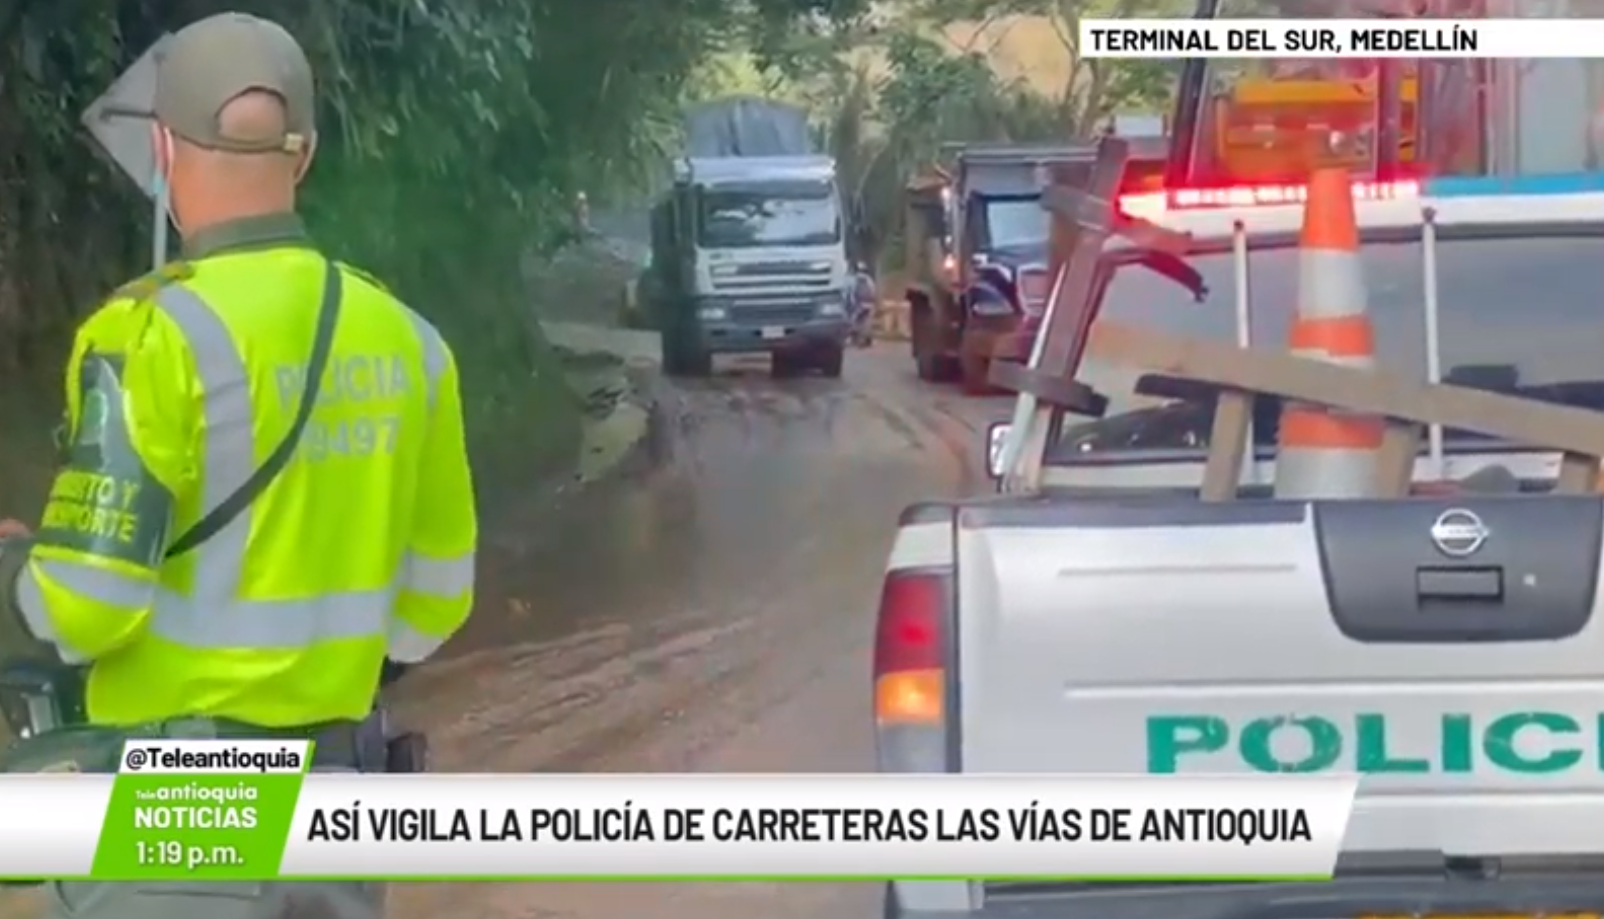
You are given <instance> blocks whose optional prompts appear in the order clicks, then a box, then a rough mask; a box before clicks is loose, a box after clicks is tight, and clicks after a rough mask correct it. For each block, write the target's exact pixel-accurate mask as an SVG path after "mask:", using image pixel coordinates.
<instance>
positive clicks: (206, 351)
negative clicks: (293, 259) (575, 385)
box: [18, 284, 473, 652]
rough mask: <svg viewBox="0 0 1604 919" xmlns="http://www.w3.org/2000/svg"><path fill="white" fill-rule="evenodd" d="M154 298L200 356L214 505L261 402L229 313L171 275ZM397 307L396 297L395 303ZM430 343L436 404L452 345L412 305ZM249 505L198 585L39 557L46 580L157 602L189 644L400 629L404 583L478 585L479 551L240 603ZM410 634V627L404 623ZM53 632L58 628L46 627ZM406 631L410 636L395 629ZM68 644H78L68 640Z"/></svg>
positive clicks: (161, 627) (222, 534) (198, 552)
mask: <svg viewBox="0 0 1604 919" xmlns="http://www.w3.org/2000/svg"><path fill="white" fill-rule="evenodd" d="M154 302H155V305H156V306H157V307H158V308H160V309H161V310H162V312H163V313H165V314H166V315H167V317H168V318H169V319H171V320H172V321H173V323H174V324H175V325H176V326H177V327H178V328H179V330H180V331H181V332H182V333H183V335H184V336H185V338H186V340H187V341H188V343H189V347H190V351H191V352H192V353H193V355H194V358H195V367H196V372H197V374H198V375H199V378H200V383H201V386H202V391H203V393H204V407H203V415H204V418H205V424H206V434H205V449H206V461H205V466H204V468H203V470H202V479H201V481H202V492H201V506H202V507H203V508H205V509H207V510H208V511H209V510H210V509H211V508H215V507H217V506H218V505H220V504H221V503H222V502H223V501H224V500H226V499H227V498H228V497H229V495H231V494H233V493H234V492H235V490H237V489H238V488H239V487H240V486H241V485H243V484H244V483H245V481H246V480H247V479H248V478H249V477H250V476H251V474H252V472H254V471H255V468H256V442H255V436H254V432H255V419H254V407H253V405H252V403H251V392H250V380H249V377H248V375H247V373H246V369H245V363H244V361H243V359H242V358H241V357H240V353H239V349H238V348H237V347H236V346H235V343H234V339H233V337H232V336H231V335H230V334H229V331H228V328H227V326H225V325H224V323H223V321H222V319H221V318H220V317H219V316H218V315H217V313H216V312H215V311H213V310H212V308H211V307H210V306H208V305H207V304H206V302H205V301H204V300H202V299H201V298H200V297H199V296H198V295H196V294H195V293H194V292H193V291H191V290H189V289H188V288H186V287H183V286H181V285H178V284H171V285H168V286H167V287H164V288H162V289H161V290H160V291H159V292H158V293H157V294H156V295H155V297H154ZM398 305H399V304H398ZM402 309H405V310H406V314H407V316H408V318H409V319H410V320H411V321H412V324H413V328H414V330H415V332H416V334H417V336H418V339H419V341H420V342H421V343H422V346H423V361H424V371H425V377H426V380H427V395H428V404H429V405H430V406H431V407H432V406H433V405H434V402H435V399H436V393H437V390H438V388H439V382H440V378H441V376H442V375H443V374H444V372H445V370H446V351H445V345H444V342H443V341H441V339H440V338H439V334H438V333H437V332H436V331H435V330H434V329H433V328H432V327H431V326H429V325H428V324H427V323H426V322H425V321H424V320H423V319H422V317H420V316H418V314H416V313H414V312H412V311H411V310H410V309H407V308H406V307H404V306H403V307H402ZM251 510H252V509H251V507H250V506H247V507H246V508H245V509H244V510H243V511H242V512H241V513H240V514H239V515H238V516H237V517H235V518H234V519H233V520H232V521H230V522H229V523H228V525H227V526H225V527H224V528H223V529H221V530H220V531H218V532H217V534H216V535H214V536H213V537H212V538H211V539H209V540H207V541H206V542H204V543H201V544H200V545H199V546H197V547H196V548H195V549H194V550H193V553H192V554H193V555H194V557H195V558H194V584H193V587H192V590H191V592H190V595H189V596H184V595H181V594H178V593H176V592H174V591H171V590H168V589H166V588H162V587H160V586H158V585H155V584H152V583H150V582H148V581H141V580H138V579H135V578H131V577H127V576H124V575H121V574H119V573H117V572H115V571H109V570H106V569H102V568H95V567H92V566H89V565H81V564H75V563H73V562H70V561H63V560H59V559H45V558H35V559H34V560H33V562H32V564H33V565H34V566H37V567H38V570H39V573H40V574H42V575H43V576H44V577H45V578H47V579H49V580H50V581H52V582H54V583H55V584H57V585H59V586H60V587H63V588H66V589H68V590H71V591H72V592H74V593H75V594H77V595H79V596H82V597H84V598H85V599H87V600H91V601H96V602H99V603H101V604H105V605H109V606H113V607H117V608H120V609H125V610H128V611H129V613H130V614H136V613H139V612H141V611H143V610H145V609H150V611H151V619H150V624H149V628H150V631H151V633H152V634H154V635H156V636H159V637H161V638H163V639H165V640H167V641H171V642H173V643H175V644H179V645H184V646H186V647H193V648H203V649H215V648H262V649H289V648H301V647H305V646H307V645H311V644H314V643H316V642H320V641H324V640H329V639H340V638H362V637H370V636H375V635H384V634H386V633H391V634H394V633H395V632H396V631H397V630H396V625H397V623H394V622H392V621H391V615H390V613H391V609H392V607H393V605H394V601H395V597H396V594H397V593H398V592H399V591H401V590H409V591H415V592H417V593H422V594H428V595H433V596H439V597H443V598H451V597H456V596H460V595H461V594H462V593H463V592H464V591H466V590H468V589H469V588H471V586H472V583H473V558H472V556H471V555H468V556H465V557H464V558H460V559H453V560H450V561H439V560H433V559H425V558H422V557H419V556H415V555H413V554H411V553H408V554H407V555H406V556H405V557H404V558H403V559H402V565H401V568H400V570H399V571H398V572H397V573H396V582H395V583H394V584H393V585H392V586H391V587H389V588H387V589H383V590H372V591H354V592H345V593H334V594H325V595H321V596H317V597H311V598H307V599H301V600H242V599H239V597H238V592H239V584H240V576H241V572H242V569H243V567H244V562H245V552H246V546H247V543H248V540H249V536H250V531H251ZM32 581H33V578H32V575H31V573H25V574H24V576H23V578H22V580H21V582H20V584H19V587H20V589H19V591H18V599H19V602H20V603H21V605H23V606H24V607H30V606H35V605H38V606H40V607H42V606H43V598H42V597H41V596H40V592H39V587H38V585H37V584H35V583H32ZM25 612H27V614H28V617H29V619H30V623H31V624H32V623H34V621H35V620H46V621H48V620H47V617H45V616H44V615H43V613H44V610H43V609H42V608H41V609H38V610H25ZM399 631H400V632H402V633H405V632H406V631H407V630H406V629H401V630H399ZM37 637H39V638H41V639H45V640H50V639H52V638H54V636H53V635H38V636H37ZM396 637H397V639H404V635H397V636H396ZM64 650H65V651H68V652H70V651H71V649H70V648H65V649H64Z"/></svg>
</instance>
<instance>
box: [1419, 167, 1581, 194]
mask: <svg viewBox="0 0 1604 919" xmlns="http://www.w3.org/2000/svg"><path fill="white" fill-rule="evenodd" d="M1422 192H1423V193H1424V194H1425V195H1426V197H1428V198H1482V197H1491V196H1495V195H1503V196H1509V195H1575V194H1582V193H1586V192H1604V172H1578V173H1567V174H1564V175H1534V176H1454V177H1447V178H1441V179H1428V180H1427V181H1426V183H1425V186H1424V188H1422Z"/></svg>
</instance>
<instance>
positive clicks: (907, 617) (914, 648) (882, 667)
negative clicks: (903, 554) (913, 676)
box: [874, 571, 951, 678]
mask: <svg viewBox="0 0 1604 919" xmlns="http://www.w3.org/2000/svg"><path fill="white" fill-rule="evenodd" d="M950 581H951V579H950V576H949V575H948V574H946V573H945V572H931V571H893V572H891V573H890V574H888V575H886V580H885V584H884V585H883V586H882V587H881V589H880V616H879V620H878V622H877V623H876V625H875V636H874V675H875V677H876V678H879V677H882V676H886V675H887V674H893V673H906V672H909V671H915V670H940V669H942V668H944V667H945V666H946V632H947V597H948V593H949V591H948V585H949V584H950Z"/></svg>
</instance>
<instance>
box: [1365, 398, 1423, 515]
mask: <svg viewBox="0 0 1604 919" xmlns="http://www.w3.org/2000/svg"><path fill="white" fill-rule="evenodd" d="M1420 432H1421V427H1420V425H1418V424H1415V423H1414V422H1412V421H1399V420H1398V419H1396V418H1393V419H1389V420H1388V421H1387V429H1386V430H1385V431H1384V432H1383V433H1382V435H1381V451H1380V453H1379V454H1378V455H1377V456H1376V490H1375V494H1376V497H1378V498H1402V497H1405V496H1407V495H1408V494H1409V492H1410V490H1411V489H1412V488H1413V486H1414V482H1415V457H1417V456H1419V455H1420Z"/></svg>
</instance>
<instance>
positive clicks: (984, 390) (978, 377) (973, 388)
mask: <svg viewBox="0 0 1604 919" xmlns="http://www.w3.org/2000/svg"><path fill="white" fill-rule="evenodd" d="M959 369H960V372H961V375H962V379H963V387H964V394H965V395H969V396H989V395H991V394H992V388H991V383H990V381H989V380H987V377H988V376H989V375H990V373H991V361H990V360H988V359H986V358H984V357H981V356H979V355H966V356H965V357H964V358H963V360H962V361H961V363H960V368H959Z"/></svg>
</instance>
